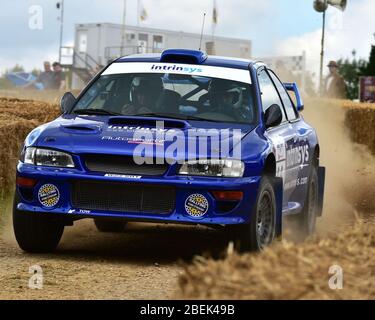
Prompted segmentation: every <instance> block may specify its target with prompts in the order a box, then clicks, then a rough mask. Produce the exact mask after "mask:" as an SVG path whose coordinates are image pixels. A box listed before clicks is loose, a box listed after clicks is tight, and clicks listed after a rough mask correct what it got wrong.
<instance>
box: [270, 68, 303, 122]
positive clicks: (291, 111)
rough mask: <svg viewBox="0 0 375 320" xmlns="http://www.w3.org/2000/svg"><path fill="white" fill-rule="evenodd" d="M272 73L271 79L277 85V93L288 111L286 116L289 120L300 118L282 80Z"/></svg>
mask: <svg viewBox="0 0 375 320" xmlns="http://www.w3.org/2000/svg"><path fill="white" fill-rule="evenodd" d="M269 71H270V75H271V78H272V80H273V82H274V83H275V86H276V88H277V91H279V93H280V97H281V100H282V101H283V104H284V108H285V111H286V115H287V117H288V119H289V120H295V119H297V118H298V113H297V111H296V109H295V107H294V105H293V103H292V100H291V99H290V97H289V95H288V93H287V92H286V90H285V88H284V85H283V84H282V83H281V82H280V80H279V79H278V78H277V77H276V75H275V74H274V72H273V71H271V70H269Z"/></svg>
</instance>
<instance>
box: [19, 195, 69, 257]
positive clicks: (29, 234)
mask: <svg viewBox="0 0 375 320" xmlns="http://www.w3.org/2000/svg"><path fill="white" fill-rule="evenodd" d="M19 201H20V200H19V197H18V195H17V191H16V194H15V196H14V202H13V230H14V235H15V237H16V240H17V243H18V245H19V247H20V248H21V249H22V250H24V251H26V252H31V253H47V252H52V251H54V250H55V249H56V247H57V245H58V244H59V242H60V239H61V237H62V234H63V232H64V223H63V222H62V220H61V219H59V217H56V216H51V215H48V213H46V214H42V213H37V212H25V211H20V210H18V209H17V204H18V203H19Z"/></svg>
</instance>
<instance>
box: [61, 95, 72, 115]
mask: <svg viewBox="0 0 375 320" xmlns="http://www.w3.org/2000/svg"><path fill="white" fill-rule="evenodd" d="M75 103H76V98H75V97H74V96H73V94H72V93H71V92H65V93H64V95H63V96H62V97H61V99H60V109H61V112H62V113H65V112H67V111H70V110H71V109H72V108H73V106H74V104H75Z"/></svg>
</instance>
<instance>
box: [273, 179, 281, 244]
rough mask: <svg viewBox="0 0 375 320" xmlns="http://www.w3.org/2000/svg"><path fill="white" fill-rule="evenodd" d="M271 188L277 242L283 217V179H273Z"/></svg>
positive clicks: (279, 238)
mask: <svg viewBox="0 0 375 320" xmlns="http://www.w3.org/2000/svg"><path fill="white" fill-rule="evenodd" d="M273 187H274V190H275V198H276V234H275V237H276V239H277V240H281V235H282V220H283V219H282V215H283V213H282V212H283V179H282V178H277V177H276V178H273Z"/></svg>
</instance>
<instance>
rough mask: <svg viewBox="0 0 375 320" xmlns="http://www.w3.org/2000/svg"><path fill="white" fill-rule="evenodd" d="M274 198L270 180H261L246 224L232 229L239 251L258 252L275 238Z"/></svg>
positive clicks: (264, 178)
mask: <svg viewBox="0 0 375 320" xmlns="http://www.w3.org/2000/svg"><path fill="white" fill-rule="evenodd" d="M275 226H276V198H275V192H274V188H273V185H272V183H271V179H270V178H269V177H267V176H265V177H263V178H262V181H261V183H260V186H259V191H258V196H257V200H256V203H255V207H254V210H253V212H252V215H251V218H250V222H249V223H248V224H243V225H238V226H234V227H233V232H234V238H235V242H236V247H237V249H239V251H259V250H262V249H264V248H265V247H266V246H268V245H269V244H270V243H271V242H272V241H273V239H274V238H275V230H276V228H275Z"/></svg>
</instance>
